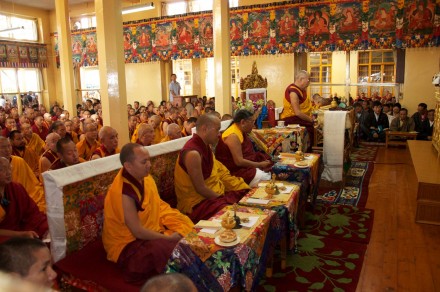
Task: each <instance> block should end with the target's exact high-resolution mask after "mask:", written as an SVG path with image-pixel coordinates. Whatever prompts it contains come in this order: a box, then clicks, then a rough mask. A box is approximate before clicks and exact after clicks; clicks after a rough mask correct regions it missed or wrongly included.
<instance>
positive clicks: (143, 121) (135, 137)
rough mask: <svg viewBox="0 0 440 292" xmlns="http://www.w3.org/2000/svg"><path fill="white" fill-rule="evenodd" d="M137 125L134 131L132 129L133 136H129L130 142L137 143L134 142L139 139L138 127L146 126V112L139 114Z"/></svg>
mask: <svg viewBox="0 0 440 292" xmlns="http://www.w3.org/2000/svg"><path fill="white" fill-rule="evenodd" d="M139 120H140V122H139V124H137V126H136V129H134V132H133V135H131V140H130V141H131V142H132V143H137V142H136V141H137V140H138V138H139V126H140V125H142V124H148V114H147V113H146V112H143V113H140V114H139Z"/></svg>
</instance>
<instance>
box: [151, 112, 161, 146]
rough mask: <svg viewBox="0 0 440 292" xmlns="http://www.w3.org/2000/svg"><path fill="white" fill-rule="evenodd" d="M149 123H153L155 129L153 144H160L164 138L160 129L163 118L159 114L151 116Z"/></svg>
mask: <svg viewBox="0 0 440 292" xmlns="http://www.w3.org/2000/svg"><path fill="white" fill-rule="evenodd" d="M148 123H149V124H150V125H152V126H153V129H154V140H153V143H152V144H159V143H160V141H161V140H162V139H163V135H162V131H161V130H160V124H161V123H162V118H161V117H160V116H158V115H154V116H151V117H150V118H149V119H148Z"/></svg>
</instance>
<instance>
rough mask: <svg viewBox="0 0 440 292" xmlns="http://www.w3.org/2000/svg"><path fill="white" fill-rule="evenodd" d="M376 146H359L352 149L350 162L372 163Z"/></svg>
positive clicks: (375, 153)
mask: <svg viewBox="0 0 440 292" xmlns="http://www.w3.org/2000/svg"><path fill="white" fill-rule="evenodd" d="M378 149H379V147H378V146H375V145H365V144H361V145H359V147H358V148H352V150H351V154H350V158H351V160H352V161H374V160H375V159H376V155H377V150H378Z"/></svg>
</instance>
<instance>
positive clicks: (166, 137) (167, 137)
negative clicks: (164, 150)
mask: <svg viewBox="0 0 440 292" xmlns="http://www.w3.org/2000/svg"><path fill="white" fill-rule="evenodd" d="M168 141H171V138H170V136H168V135H166V136H165V137H163V139H162V140H160V142H159V143H163V142H168Z"/></svg>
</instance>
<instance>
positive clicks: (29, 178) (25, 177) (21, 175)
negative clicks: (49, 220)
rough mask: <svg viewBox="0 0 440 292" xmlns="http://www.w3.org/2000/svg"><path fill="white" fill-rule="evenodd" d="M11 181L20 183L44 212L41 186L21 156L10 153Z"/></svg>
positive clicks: (44, 200)
mask: <svg viewBox="0 0 440 292" xmlns="http://www.w3.org/2000/svg"><path fill="white" fill-rule="evenodd" d="M11 166H12V181H15V182H17V183H20V184H22V185H23V187H24V188H25V189H26V191H27V193H28V194H29V196H30V197H31V198H32V199H33V200H34V202H35V203H36V204H37V206H38V209H40V211H42V212H46V199H45V197H44V189H43V186H42V185H41V184H40V182H39V181H38V179H37V177H36V176H35V174H34V173H33V172H32V169H31V168H30V167H29V165H28V164H27V163H26V162H25V161H24V160H23V158H21V157H18V156H14V155H11Z"/></svg>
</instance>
